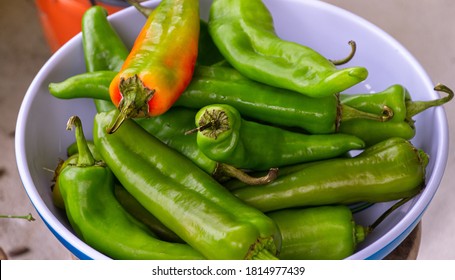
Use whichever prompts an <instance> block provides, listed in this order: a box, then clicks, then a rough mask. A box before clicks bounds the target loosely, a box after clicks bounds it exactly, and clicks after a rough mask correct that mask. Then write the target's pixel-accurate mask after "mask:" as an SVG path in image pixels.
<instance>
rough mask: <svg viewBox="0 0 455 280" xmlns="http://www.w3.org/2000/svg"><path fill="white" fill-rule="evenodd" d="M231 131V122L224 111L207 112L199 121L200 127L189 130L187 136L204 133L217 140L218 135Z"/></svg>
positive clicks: (213, 110)
mask: <svg viewBox="0 0 455 280" xmlns="http://www.w3.org/2000/svg"><path fill="white" fill-rule="evenodd" d="M229 129H230V121H229V118H228V115H227V114H226V112H225V111H224V110H218V109H212V110H209V109H207V110H205V112H204V114H202V116H201V118H200V120H199V126H198V127H196V128H193V129H191V130H188V131H186V132H185V135H188V134H192V133H196V132H202V133H203V134H204V135H205V136H207V137H210V138H213V139H216V138H217V137H218V135H220V134H221V133H223V132H225V131H227V130H229Z"/></svg>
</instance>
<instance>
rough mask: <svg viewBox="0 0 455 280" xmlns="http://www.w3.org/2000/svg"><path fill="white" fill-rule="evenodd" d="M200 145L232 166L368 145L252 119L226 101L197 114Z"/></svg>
mask: <svg viewBox="0 0 455 280" xmlns="http://www.w3.org/2000/svg"><path fill="white" fill-rule="evenodd" d="M195 124H196V126H197V145H198V147H199V149H200V150H201V151H202V152H203V153H204V154H205V155H206V156H207V157H209V158H211V159H213V160H215V161H217V162H223V163H227V164H230V165H232V166H235V167H238V168H244V169H252V170H265V169H268V168H272V167H282V166H286V165H292V164H297V163H302V162H309V161H317V160H322V159H328V158H332V157H337V156H340V155H342V154H344V153H346V152H348V151H351V150H358V149H362V148H363V147H364V143H363V141H362V140H361V139H359V138H357V137H355V136H352V135H347V134H346V135H345V134H340V133H337V134H328V135H307V134H303V133H300V132H293V131H288V130H284V129H282V128H278V127H274V126H270V125H267V124H261V123H258V122H253V121H248V120H245V119H243V118H242V116H241V115H240V113H239V112H238V110H237V109H235V108H234V107H232V106H230V105H226V104H212V105H208V106H205V107H203V108H202V109H201V110H199V111H198V113H197V114H196V117H195Z"/></svg>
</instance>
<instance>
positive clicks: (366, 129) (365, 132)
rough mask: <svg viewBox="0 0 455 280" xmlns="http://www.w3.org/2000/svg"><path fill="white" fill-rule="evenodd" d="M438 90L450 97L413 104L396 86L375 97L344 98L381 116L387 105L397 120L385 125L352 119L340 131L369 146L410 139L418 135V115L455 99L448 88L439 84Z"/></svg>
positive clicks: (370, 95)
mask: <svg viewBox="0 0 455 280" xmlns="http://www.w3.org/2000/svg"><path fill="white" fill-rule="evenodd" d="M434 89H435V90H436V91H442V92H445V93H447V94H448V95H447V96H445V97H442V98H440V99H435V100H429V101H413V100H412V99H411V95H410V94H409V92H408V91H407V89H406V88H405V87H403V86H402V85H392V86H390V87H388V88H387V89H385V90H384V91H382V92H378V93H374V94H353V95H341V103H342V104H345V105H348V106H351V107H354V108H356V109H358V110H361V111H364V112H369V113H372V114H377V113H380V112H381V111H382V107H383V106H384V105H385V106H387V107H388V108H390V109H391V110H392V111H393V117H392V118H391V119H390V120H388V121H387V122H382V123H379V122H375V121H371V120H365V119H364V120H360V119H357V120H348V121H345V122H342V123H341V124H340V129H339V131H340V132H343V133H348V134H352V135H356V136H358V137H360V138H361V139H363V140H364V141H365V142H366V144H367V145H368V146H371V145H374V144H376V143H378V142H380V141H383V140H385V139H387V138H390V137H392V136H394V137H401V138H404V139H408V140H410V139H412V138H413V137H414V136H415V133H416V131H415V126H414V122H415V121H414V120H413V117H414V116H415V115H417V114H419V113H420V112H422V111H425V110H426V109H428V108H431V107H435V106H441V105H443V104H445V103H447V102H449V101H450V100H452V99H453V95H454V94H453V91H452V90H451V89H449V88H448V87H446V86H445V85H442V84H437V85H436V86H435V88H434Z"/></svg>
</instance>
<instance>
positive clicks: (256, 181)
mask: <svg viewBox="0 0 455 280" xmlns="http://www.w3.org/2000/svg"><path fill="white" fill-rule="evenodd" d="M212 175H213V177H215V178H223V177H224V176H227V177H229V178H235V179H237V180H239V181H241V182H243V183H245V184H247V185H265V184H268V183H270V182H272V181H273V180H275V179H276V177H277V176H278V168H270V169H269V172H268V173H267V174H266V175H264V176H261V177H253V176H250V175H249V174H247V173H246V172H244V171H242V170H240V169H238V168H236V167H234V166H231V165H228V164H225V163H219V162H218V163H217V164H216V168H215V171H214V172H213V174H212Z"/></svg>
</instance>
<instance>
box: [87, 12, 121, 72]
mask: <svg viewBox="0 0 455 280" xmlns="http://www.w3.org/2000/svg"><path fill="white" fill-rule="evenodd" d="M107 15H108V13H107V11H106V10H105V9H104V8H103V7H101V6H97V5H95V6H92V7H90V8H89V9H87V11H85V13H84V15H83V17H82V26H81V29H82V44H83V49H84V59H85V65H86V70H87V72H93V71H99V70H115V71H119V70H120V68H121V67H122V65H123V62H124V61H125V58H126V57H127V56H128V53H129V50H128V48H127V47H126V45H125V44H124V43H123V41H122V40H121V38H120V37H119V36H118V33H117V32H116V31H115V29H114V28H113V27H112V25H111V24H110V23H109V21H108V20H107Z"/></svg>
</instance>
